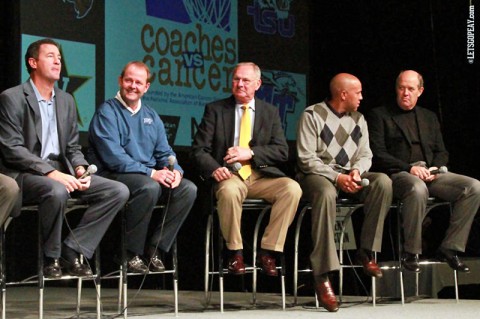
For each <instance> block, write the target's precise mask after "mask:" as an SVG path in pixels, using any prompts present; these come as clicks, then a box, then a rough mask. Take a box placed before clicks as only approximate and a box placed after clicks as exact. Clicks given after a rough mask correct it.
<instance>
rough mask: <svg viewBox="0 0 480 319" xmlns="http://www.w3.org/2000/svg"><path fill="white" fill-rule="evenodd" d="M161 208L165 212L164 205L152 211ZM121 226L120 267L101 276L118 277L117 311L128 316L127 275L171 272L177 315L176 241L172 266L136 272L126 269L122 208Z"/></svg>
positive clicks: (172, 252)
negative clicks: (146, 272) (163, 269)
mask: <svg viewBox="0 0 480 319" xmlns="http://www.w3.org/2000/svg"><path fill="white" fill-rule="evenodd" d="M159 210H161V211H162V213H165V211H164V210H165V205H156V206H155V207H154V212H155V211H159ZM121 215H122V216H121V219H122V226H121V245H122V264H121V265H120V269H119V270H117V271H114V272H112V273H109V274H107V275H105V276H104V277H102V279H119V281H118V313H119V314H122V313H123V317H124V318H127V317H128V307H129V305H128V277H129V276H149V275H167V274H171V275H172V277H173V294H174V308H175V316H176V317H177V316H178V261H177V241H176V240H175V242H174V244H173V246H172V249H171V255H172V268H171V269H165V271H162V272H151V271H150V272H149V273H148V274H146V275H145V274H138V273H132V272H128V271H127V262H128V260H127V257H126V246H125V233H126V218H125V210H122V213H121Z"/></svg>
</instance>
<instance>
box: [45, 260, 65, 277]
mask: <svg viewBox="0 0 480 319" xmlns="http://www.w3.org/2000/svg"><path fill="white" fill-rule="evenodd" d="M44 264H45V266H44V267H43V276H44V277H45V278H50V279H55V278H60V277H62V268H61V267H60V262H59V261H58V259H57V258H47V260H45V262H44Z"/></svg>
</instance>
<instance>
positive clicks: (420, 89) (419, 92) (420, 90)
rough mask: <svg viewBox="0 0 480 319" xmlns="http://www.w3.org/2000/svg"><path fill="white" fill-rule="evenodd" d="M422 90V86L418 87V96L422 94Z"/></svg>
mask: <svg viewBox="0 0 480 319" xmlns="http://www.w3.org/2000/svg"><path fill="white" fill-rule="evenodd" d="M423 90H424V87H423V86H422V87H421V88H419V89H418V96H420V95H422V93H423Z"/></svg>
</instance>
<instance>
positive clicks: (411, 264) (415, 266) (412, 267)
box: [402, 252, 420, 272]
mask: <svg viewBox="0 0 480 319" xmlns="http://www.w3.org/2000/svg"><path fill="white" fill-rule="evenodd" d="M402 266H403V267H404V268H405V269H406V270H409V271H413V272H420V264H419V263H418V255H417V254H411V253H407V252H404V253H403V254H402Z"/></svg>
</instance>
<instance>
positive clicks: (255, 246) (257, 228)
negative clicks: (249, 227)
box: [252, 206, 286, 310]
mask: <svg viewBox="0 0 480 319" xmlns="http://www.w3.org/2000/svg"><path fill="white" fill-rule="evenodd" d="M270 208H271V207H270V206H267V207H265V208H264V209H262V211H261V212H260V215H259V216H258V218H257V222H256V224H255V230H254V233H253V282H252V303H253V305H256V303H257V278H258V277H257V270H259V268H258V267H257V266H256V264H255V263H256V260H257V259H256V258H257V249H258V244H257V243H258V233H259V231H260V225H261V223H262V220H263V217H264V216H265V214H266V213H267V211H269V210H270ZM284 258H285V257H284V254H283V253H282V257H281V270H280V284H281V287H282V309H283V310H285V308H286V306H285V304H286V302H285V299H286V298H285V262H284Z"/></svg>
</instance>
